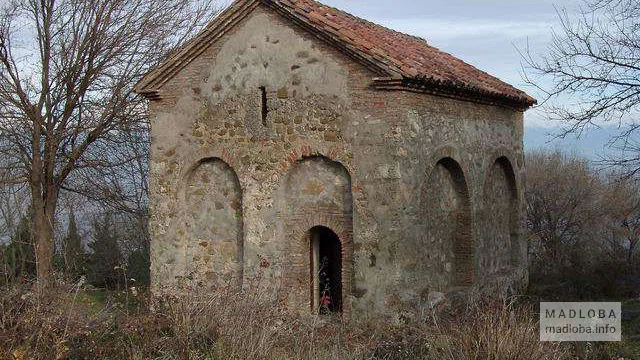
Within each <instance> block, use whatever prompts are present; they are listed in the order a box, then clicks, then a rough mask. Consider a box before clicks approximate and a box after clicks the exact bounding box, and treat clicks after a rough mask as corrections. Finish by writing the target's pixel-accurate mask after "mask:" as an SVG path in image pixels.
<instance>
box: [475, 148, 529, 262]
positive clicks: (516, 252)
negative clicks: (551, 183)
mask: <svg viewBox="0 0 640 360" xmlns="http://www.w3.org/2000/svg"><path fill="white" fill-rule="evenodd" d="M490 159H491V160H490V162H489V163H488V164H487V166H486V168H485V176H484V186H483V195H484V201H483V203H484V206H483V208H484V209H483V217H484V219H485V220H484V226H485V227H486V228H487V231H486V232H485V235H484V236H485V239H484V241H483V246H484V247H485V249H484V251H483V253H489V254H491V255H492V256H493V257H495V258H497V262H499V263H498V264H497V265H498V267H501V268H502V269H486V267H487V264H486V263H487V261H485V264H484V265H483V264H481V267H485V269H482V271H483V272H484V273H486V272H488V271H491V270H504V271H508V270H509V269H511V268H513V267H516V266H518V265H519V263H520V247H519V241H520V236H521V234H520V233H521V229H520V207H519V198H520V192H519V188H520V187H519V186H518V178H517V176H516V173H515V171H514V167H513V165H512V164H513V162H512V160H511V159H510V157H509V156H508V155H506V153H505V152H502V151H499V152H496V153H495V154H494V156H492V157H491V158H490ZM491 230H492V231H491ZM496 242H497V243H496ZM492 248H494V249H493V250H492ZM495 263H496V261H494V264H495Z"/></svg>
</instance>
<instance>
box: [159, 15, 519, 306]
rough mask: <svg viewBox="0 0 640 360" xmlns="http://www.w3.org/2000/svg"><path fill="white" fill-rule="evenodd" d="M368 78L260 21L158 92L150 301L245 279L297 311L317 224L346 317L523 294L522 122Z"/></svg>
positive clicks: (264, 18) (327, 50) (249, 22)
mask: <svg viewBox="0 0 640 360" xmlns="http://www.w3.org/2000/svg"><path fill="white" fill-rule="evenodd" d="M374 76H376V74H374V73H373V72H371V71H370V70H367V69H366V68H364V67H362V66H361V65H359V64H357V63H356V62H354V61H353V60H352V59H350V58H348V57H346V56H345V55H343V54H342V53H341V52H339V51H338V50H336V49H335V48H333V47H330V46H328V45H325V44H324V43H322V42H321V41H319V40H317V39H316V38H314V37H313V36H312V35H310V34H309V33H307V32H306V31H304V30H302V29H300V28H298V27H296V26H295V25H293V24H291V23H289V22H288V21H286V20H284V19H282V18H280V17H279V16H278V15H277V14H274V13H272V12H270V10H267V9H265V8H262V7H259V8H258V9H256V10H255V11H254V12H253V13H252V14H251V15H250V16H248V17H247V18H246V19H245V20H243V22H242V23H241V24H239V25H238V26H237V28H236V29H235V30H234V31H232V32H231V33H228V34H226V35H225V36H223V38H222V39H220V41H218V42H217V43H216V44H213V45H212V46H211V47H210V48H209V49H208V50H207V51H206V52H205V53H203V54H202V55H201V56H200V57H199V58H198V59H196V60H194V61H193V62H191V63H189V64H188V65H187V66H186V67H185V68H184V69H183V70H182V71H181V72H180V73H179V74H178V75H176V76H175V77H174V78H172V79H171V80H170V81H168V82H167V83H166V84H164V86H163V87H162V88H161V89H160V96H161V100H159V101H153V102H151V104H150V111H151V114H152V166H151V191H152V195H151V197H152V226H151V228H152V239H153V242H152V277H153V287H154V289H155V291H158V292H161V291H169V292H171V291H175V289H176V288H177V287H179V286H181V284H184V283H188V284H194V283H195V284H197V285H198V286H214V285H216V284H218V283H220V282H221V281H229V279H232V278H234V276H235V275H233V274H238V275H237V276H241V277H242V278H243V279H245V280H246V279H250V278H252V277H253V276H255V274H257V273H260V274H262V275H261V276H262V277H263V278H264V279H266V280H265V281H267V282H269V281H273V282H276V281H278V282H279V283H283V284H284V285H285V286H287V287H288V288H290V289H293V290H292V292H291V296H290V299H289V300H288V303H289V305H290V306H291V307H292V308H293V309H297V310H299V311H302V312H308V311H309V310H308V309H309V295H308V293H307V292H308V291H309V290H308V289H309V282H310V278H309V269H308V267H309V248H308V247H309V230H310V229H311V228H313V227H314V226H318V225H322V226H326V227H328V228H330V229H331V230H333V231H334V232H335V233H336V234H337V235H338V236H339V238H340V240H341V243H342V250H343V290H344V291H343V297H344V312H345V313H346V314H348V315H354V316H360V315H366V314H369V313H371V312H378V313H381V314H383V315H384V314H387V315H389V316H395V317H396V318H399V317H401V316H408V315H407V314H409V313H412V312H414V313H415V312H416V311H418V312H419V311H421V309H423V308H424V307H425V306H427V302H428V301H427V298H428V294H429V293H432V292H447V291H451V290H459V289H460V288H469V287H470V286H473V287H479V286H480V285H484V284H488V283H490V282H491V281H493V280H492V279H493V278H495V281H496V282H497V283H500V284H504V283H514V281H513V279H517V280H518V281H519V282H517V283H518V284H522V282H521V280H522V279H523V278H524V276H525V275H526V268H525V266H526V262H525V261H524V259H525V256H526V252H525V251H526V247H525V242H524V239H523V238H522V235H521V232H520V231H519V230H520V229H521V226H522V221H523V220H522V215H521V214H522V211H521V206H522V200H523V197H522V186H523V181H522V175H523V170H524V168H523V166H524V164H523V154H522V113H521V112H519V111H515V110H510V109H506V108H501V107H496V106H490V105H482V104H477V103H471V102H463V101H458V100H451V99H448V98H443V97H436V96H431V95H425V94H417V93H411V92H401V91H375V90H372V89H371V88H370V86H369V85H370V83H371V79H372V78H373V77H374ZM233 174H236V175H233ZM205 175H206V176H205ZM236 176H237V178H236ZM205 180H210V181H211V182H206V181H205ZM200 190H202V191H200ZM239 204H240V205H241V206H240V207H241V208H238V205H239ZM207 219H209V221H207ZM239 219H241V221H240V220H239ZM223 223H224V225H223ZM216 224H218V225H216ZM212 227H213V228H212ZM203 242H206V246H205V245H202V244H201V243H203ZM240 249H241V250H240ZM234 254H236V255H235V256H234ZM225 259H226V260H225ZM510 259H511V260H510ZM236 265H237V266H236ZM240 265H242V266H240ZM218 270H219V271H218ZM505 270H510V271H508V273H507V272H505ZM240 274H242V275H240ZM195 279H198V281H197V282H196V281H195ZM490 291H493V290H490Z"/></svg>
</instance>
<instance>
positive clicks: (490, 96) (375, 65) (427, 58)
mask: <svg viewBox="0 0 640 360" xmlns="http://www.w3.org/2000/svg"><path fill="white" fill-rule="evenodd" d="M258 2H262V3H263V4H265V5H267V6H269V7H271V8H272V9H274V10H275V11H277V12H278V13H280V14H282V15H283V16H285V17H287V18H289V19H291V20H293V21H294V22H296V23H298V24H299V25H300V26H302V27H304V28H306V29H307V30H309V31H311V32H313V33H314V34H315V35H316V36H318V37H320V38H322V39H324V40H325V41H328V42H330V43H332V44H333V45H335V46H337V47H338V48H341V49H342V50H344V51H345V52H346V53H347V54H348V55H350V56H352V57H354V58H356V59H357V60H360V61H361V62H362V63H363V64H364V65H366V66H368V67H369V68H370V69H371V70H373V71H374V72H375V73H376V74H378V76H379V77H377V78H375V79H374V80H373V86H374V87H378V88H382V89H402V90H412V91H424V92H429V93H433V94H440V95H444V96H450V97H456V98H463V99H471V100H476V101H483V102H489V103H497V104H503V105H508V106H512V107H518V108H522V109H524V108H527V107H529V106H531V105H533V104H535V102H536V101H535V99H533V98H532V97H530V96H529V95H527V94H526V93H524V92H523V91H520V90H518V89H516V88H514V87H513V86H511V85H509V84H507V83H505V82H503V81H501V80H499V79H498V78H496V77H493V76H491V75H489V74H487V73H485V72H483V71H481V70H478V69H477V68H475V67H473V66H472V65H469V64H467V63H465V62H464V61H462V60H460V59H458V58H456V57H454V56H452V55H450V54H448V53H445V52H442V51H440V50H438V49H437V48H435V47H433V46H431V45H429V44H428V43H427V42H426V41H425V40H424V39H421V38H418V37H415V36H410V35H407V34H403V33H400V32H397V31H394V30H391V29H388V28H385V27H383V26H380V25H377V24H374V23H372V22H369V21H366V20H363V19H361V18H358V17H355V16H353V15H350V14H348V13H346V12H344V11H341V10H338V9H335V8H332V7H329V6H326V5H323V4H321V3H319V2H316V1H313V0H249V1H247V0H237V1H236V2H234V4H232V6H231V7H230V8H229V9H227V11H225V12H224V13H223V14H221V15H220V17H219V18H222V20H221V19H216V20H214V22H212V24H210V25H209V26H207V29H205V30H204V31H203V33H206V32H207V31H209V32H214V33H215V32H216V31H217V32H220V31H221V30H224V29H219V28H220V25H225V27H227V26H228V25H229V23H230V22H231V21H230V20H228V19H226V18H228V17H233V15H234V14H235V13H238V12H245V11H243V9H244V10H246V8H247V7H251V8H253V7H254V6H255V5H256V3H258ZM214 25H215V26H214ZM202 35H203V34H202V33H201V34H200V35H198V37H197V38H196V39H194V41H192V42H190V43H189V44H187V46H186V47H187V49H186V50H188V48H189V47H194V45H197V43H198V42H199V41H198V40H197V39H198V38H205V37H204V36H202ZM202 45H207V44H202ZM182 52H184V51H182ZM192 56H193V55H192ZM172 58H173V59H174V62H177V63H184V61H183V60H184V59H177V60H178V61H176V60H175V58H176V56H173V57H172ZM172 58H170V59H169V60H168V61H167V62H168V63H169V62H171V60H172ZM163 66H165V67H166V64H164V65H161V67H160V68H162V67H163ZM156 71H157V70H156ZM153 73H154V72H151V73H150V74H148V75H147V76H145V78H147V77H149V75H151V74H153ZM144 80H145V79H143V81H141V83H139V84H138V86H137V88H138V91H139V92H141V93H144V91H140V90H143V89H142V87H143V86H142V85H146V84H148V83H149V81H147V82H146V83H145V81H144Z"/></svg>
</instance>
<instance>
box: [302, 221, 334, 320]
mask: <svg viewBox="0 0 640 360" xmlns="http://www.w3.org/2000/svg"><path fill="white" fill-rule="evenodd" d="M310 233H311V244H310V245H311V286H312V288H311V297H312V298H311V306H312V309H313V310H314V311H315V312H317V313H320V314H329V313H340V312H342V245H341V244H340V239H339V238H338V235H336V233H334V232H333V231H332V230H331V229H329V228H326V227H324V226H316V227H314V228H312V229H311V231H310Z"/></svg>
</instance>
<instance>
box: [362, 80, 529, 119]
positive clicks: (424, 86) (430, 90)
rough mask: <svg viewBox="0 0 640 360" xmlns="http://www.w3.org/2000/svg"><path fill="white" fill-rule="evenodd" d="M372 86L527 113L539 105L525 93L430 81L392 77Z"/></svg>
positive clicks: (378, 88) (375, 82)
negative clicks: (516, 93)
mask: <svg viewBox="0 0 640 360" xmlns="http://www.w3.org/2000/svg"><path fill="white" fill-rule="evenodd" d="M371 86H372V87H373V88H374V89H377V90H396V91H410V92H417V93H424V94H430V95H434V96H441V97H446V98H451V99H456V100H463V101H470V102H475V103H479V104H485V105H495V106H500V107H505V108H509V109H513V110H518V111H526V110H527V109H529V108H530V107H532V106H533V105H535V104H536V103H537V100H536V99H534V98H533V97H531V96H529V95H527V94H526V93H524V92H521V93H522V96H519V97H512V96H507V95H505V94H502V93H491V92H487V91H483V90H481V89H478V88H473V87H459V86H456V85H454V84H447V83H443V82H437V81H429V80H428V79H419V78H407V77H404V78H402V79H395V78H390V77H376V78H373V81H372V84H371Z"/></svg>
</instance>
